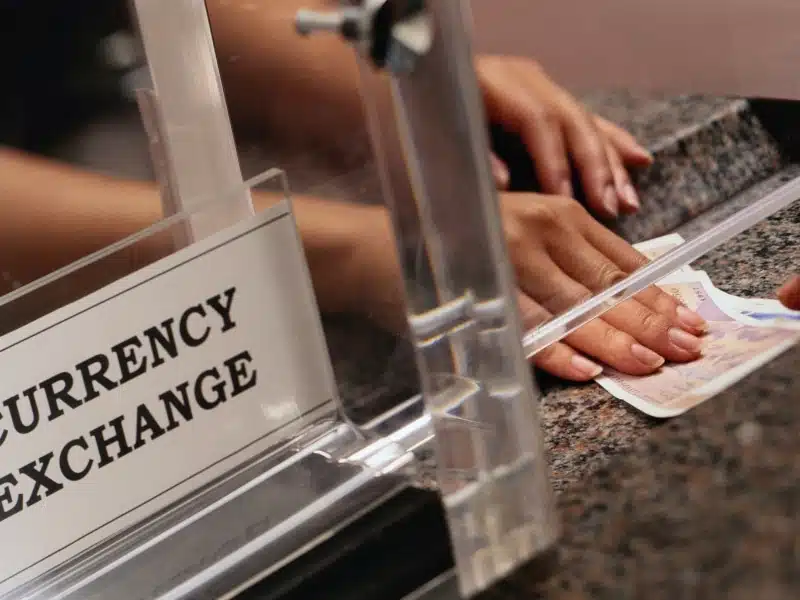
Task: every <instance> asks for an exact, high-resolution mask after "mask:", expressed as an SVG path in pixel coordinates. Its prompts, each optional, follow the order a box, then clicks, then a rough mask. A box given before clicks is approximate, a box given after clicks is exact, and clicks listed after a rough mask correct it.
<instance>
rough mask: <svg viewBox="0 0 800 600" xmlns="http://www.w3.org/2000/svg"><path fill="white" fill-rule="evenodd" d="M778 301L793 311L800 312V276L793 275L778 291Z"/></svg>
mask: <svg viewBox="0 0 800 600" xmlns="http://www.w3.org/2000/svg"><path fill="white" fill-rule="evenodd" d="M778 299H779V300H780V301H781V303H782V304H783V305H784V306H785V307H786V308H789V309H791V310H800V275H793V276H792V277H791V278H790V279H789V281H787V282H786V283H784V284H783V285H782V286H781V288H780V289H779V290H778Z"/></svg>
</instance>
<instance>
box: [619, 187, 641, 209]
mask: <svg viewBox="0 0 800 600" xmlns="http://www.w3.org/2000/svg"><path fill="white" fill-rule="evenodd" d="M620 198H621V199H622V201H623V202H624V203H625V204H627V205H628V206H629V207H630V208H632V209H634V210H639V209H640V208H641V207H642V204H641V203H640V202H639V195H638V194H637V193H636V190H635V189H633V186H632V185H631V184H630V183H626V184H625V185H623V186H622V190H620Z"/></svg>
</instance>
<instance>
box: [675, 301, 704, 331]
mask: <svg viewBox="0 0 800 600" xmlns="http://www.w3.org/2000/svg"><path fill="white" fill-rule="evenodd" d="M676 313H677V315H678V321H680V322H681V323H682V324H683V325H685V326H686V327H688V328H689V329H699V330H700V331H707V330H708V322H707V321H706V320H705V319H704V318H703V317H701V316H700V315H698V314H697V313H696V312H694V311H693V310H689V309H688V308H686V307H685V306H679V307H678V309H677V311H676Z"/></svg>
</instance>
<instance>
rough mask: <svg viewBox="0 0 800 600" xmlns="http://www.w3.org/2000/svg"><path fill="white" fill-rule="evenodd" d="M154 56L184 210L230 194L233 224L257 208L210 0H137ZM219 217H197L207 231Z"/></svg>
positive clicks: (197, 229)
mask: <svg viewBox="0 0 800 600" xmlns="http://www.w3.org/2000/svg"><path fill="white" fill-rule="evenodd" d="M133 5H134V7H135V15H136V18H137V21H138V24H139V30H140V35H141V38H142V43H143V45H144V49H145V53H146V55H147V64H148V67H149V69H150V77H151V79H152V81H153V88H154V89H153V94H154V97H155V99H156V101H157V104H158V110H159V112H160V119H161V125H162V131H161V134H162V137H163V139H162V143H163V146H164V148H163V149H164V151H165V155H166V156H167V157H168V162H169V164H170V167H171V176H172V181H171V184H172V190H171V192H172V194H173V196H174V198H173V200H174V201H175V203H176V204H177V206H176V212H180V211H182V210H187V209H188V210H191V209H192V208H193V207H194V203H196V202H197V199H199V198H207V197H209V196H212V197H213V196H215V195H216V196H219V197H223V196H225V197H229V196H230V194H231V191H232V190H241V191H240V192H239V195H238V196H237V197H236V198H232V199H231V202H230V206H229V209H228V210H229V219H228V221H229V223H230V224H233V223H236V222H238V221H239V220H240V219H242V218H246V217H247V216H249V215H251V214H252V204H251V200H250V193H249V190H247V189H246V188H245V187H244V186H243V180H242V173H241V168H240V166H239V158H238V155H237V152H236V144H235V142H234V138H233V130H232V127H231V122H230V119H229V117H228V109H227V105H226V102H225V94H224V92H223V88H222V82H221V79H220V75H219V68H218V65H217V58H216V54H215V51H214V43H213V39H212V36H211V25H210V23H209V19H208V13H207V11H206V5H205V0H170V1H169V2H164V1H163V0H133ZM216 226H217V223H213V224H207V223H203V222H202V220H193V221H192V223H191V229H192V232H191V233H192V237H200V238H202V237H204V235H205V233H204V232H205V231H206V230H208V229H213V228H215V227H216Z"/></svg>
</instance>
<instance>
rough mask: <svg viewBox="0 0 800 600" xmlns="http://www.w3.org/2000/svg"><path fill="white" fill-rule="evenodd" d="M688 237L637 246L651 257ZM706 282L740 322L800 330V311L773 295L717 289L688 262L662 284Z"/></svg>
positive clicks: (671, 237) (674, 236)
mask: <svg viewBox="0 0 800 600" xmlns="http://www.w3.org/2000/svg"><path fill="white" fill-rule="evenodd" d="M685 241H686V240H685V239H684V238H683V237H682V236H681V235H679V234H677V233H672V234H669V235H665V236H662V237H659V238H654V239H652V240H647V241H646V242H641V243H639V244H636V245H635V246H634V247H635V248H636V249H637V250H639V252H641V253H642V254H644V255H645V256H646V257H647V258H649V259H650V260H655V259H657V258H659V257H660V256H663V255H664V254H666V253H667V252H669V251H670V250H672V249H674V248H676V247H678V246H680V245H681V244H683V243H684V242H685ZM698 279H700V280H701V281H703V283H704V285H705V286H706V289H707V290H708V291H709V293H710V294H711V296H712V298H713V299H714V301H715V302H716V304H717V305H718V306H719V307H720V308H721V309H722V310H723V311H725V312H726V313H727V314H728V315H730V316H732V317H733V318H734V319H736V320H738V321H742V322H744V323H747V324H750V325H755V326H763V327H782V328H787V329H795V330H798V331H800V311H794V310H789V309H788V308H786V307H785V306H783V305H782V304H781V303H780V302H779V301H778V300H773V299H769V298H740V297H738V296H734V295H732V294H728V293H727V292H725V291H723V290H721V289H719V288H717V287H716V286H715V285H714V284H713V283H712V282H711V279H710V278H709V277H708V274H707V273H705V272H704V271H699V270H695V269H692V268H691V267H689V266H688V265H686V266H684V267H682V268H681V269H679V270H677V271H675V272H673V273H672V274H671V275H669V276H668V277H665V278H664V279H663V280H662V282H661V283H662V284H666V283H675V282H680V281H696V280H698Z"/></svg>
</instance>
